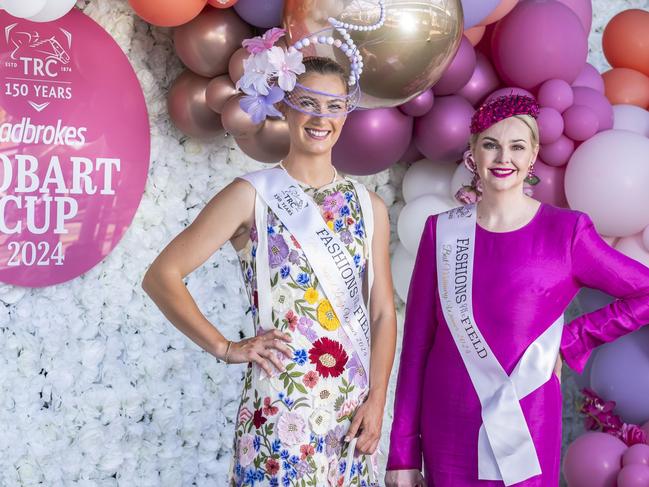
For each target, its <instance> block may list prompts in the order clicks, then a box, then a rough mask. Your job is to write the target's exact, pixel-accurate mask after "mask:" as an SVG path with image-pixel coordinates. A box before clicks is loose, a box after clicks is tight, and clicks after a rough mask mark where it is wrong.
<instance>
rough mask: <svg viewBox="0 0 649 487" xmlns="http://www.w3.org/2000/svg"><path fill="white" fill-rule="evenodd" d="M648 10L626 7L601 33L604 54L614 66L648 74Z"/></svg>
mask: <svg viewBox="0 0 649 487" xmlns="http://www.w3.org/2000/svg"><path fill="white" fill-rule="evenodd" d="M647 35H649V12H647V11H646V10H641V9H628V10H624V11H623V12H620V13H619V14H617V15H616V16H615V17H613V18H612V19H611V20H610V21H609V23H608V24H607V26H606V28H605V29H604V34H603V35H602V47H603V49H604V56H606V59H607V60H608V62H609V63H610V64H611V66H613V67H614V68H630V69H635V70H636V71H640V72H642V73H644V74H646V75H648V76H649V65H648V64H647V59H649V42H648V40H647Z"/></svg>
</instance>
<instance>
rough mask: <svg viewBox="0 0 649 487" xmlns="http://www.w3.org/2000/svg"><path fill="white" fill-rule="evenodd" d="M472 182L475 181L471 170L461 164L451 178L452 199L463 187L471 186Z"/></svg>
mask: <svg viewBox="0 0 649 487" xmlns="http://www.w3.org/2000/svg"><path fill="white" fill-rule="evenodd" d="M472 180H473V173H472V172H471V171H469V169H468V168H467V167H466V166H465V165H464V164H460V165H459V166H457V168H456V169H455V173H454V174H453V177H452V178H451V188H450V189H451V193H450V196H451V198H455V193H457V191H458V190H459V189H460V188H461V187H462V186H469V185H470V184H471V181H472Z"/></svg>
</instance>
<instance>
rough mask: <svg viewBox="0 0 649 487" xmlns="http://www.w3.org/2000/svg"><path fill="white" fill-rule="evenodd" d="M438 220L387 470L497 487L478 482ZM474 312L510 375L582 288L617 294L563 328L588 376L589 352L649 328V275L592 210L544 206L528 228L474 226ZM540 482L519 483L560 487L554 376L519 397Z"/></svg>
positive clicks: (426, 243) (573, 358)
mask: <svg viewBox="0 0 649 487" xmlns="http://www.w3.org/2000/svg"><path fill="white" fill-rule="evenodd" d="M436 224H437V217H436V216H431V217H430V218H428V220H427V222H426V225H425V227H424V232H423V234H422V238H421V243H420V246H419V251H418V254H417V261H416V265H415V270H414V272H413V276H412V280H411V282H410V291H409V294H408V303H407V307H406V320H405V329H404V338H403V347H402V351H401V362H400V367H399V378H398V382H397V391H396V398H395V405H394V420H393V423H392V433H391V439H390V454H389V457H388V465H387V468H388V470H399V469H413V468H414V469H421V467H422V457H423V464H424V475H425V477H426V479H427V482H428V485H429V486H434V487H473V486H475V487H494V486H502V485H504V484H503V482H502V481H485V480H478V466H477V465H478V448H477V441H478V431H479V429H480V425H481V423H482V419H481V417H480V411H481V408H480V402H479V400H478V396H477V394H476V393H475V390H474V388H473V385H472V384H471V380H470V378H469V375H468V374H467V372H466V369H465V368H464V364H463V363H462V359H461V357H460V354H459V352H458V351H457V348H456V346H455V343H454V341H453V338H452V336H451V334H450V332H449V330H448V326H447V325H446V322H445V320H444V316H443V314H442V311H441V308H440V300H439V296H438V293H437V272H436V266H435V261H436V259H435V227H436ZM473 275H474V278H473V279H474V282H473V310H474V315H475V320H476V322H477V324H478V326H479V327H480V331H481V332H482V334H483V335H484V337H485V339H486V341H487V342H488V343H489V345H490V347H491V349H492V351H493V353H494V354H495V356H496V357H497V358H498V360H499V362H500V364H501V365H502V367H503V368H504V369H505V371H507V373H508V374H510V373H511V372H512V370H513V369H514V366H515V365H516V363H517V362H518V361H519V360H520V358H521V356H522V354H523V352H524V351H525V349H526V348H527V347H528V346H529V345H530V344H531V343H532V342H533V341H534V340H535V339H536V338H538V337H539V335H541V333H543V331H545V330H546V329H547V328H548V327H549V326H550V325H551V324H552V322H553V321H554V320H555V319H556V318H557V317H558V316H559V315H560V314H561V313H562V312H563V310H564V309H565V308H566V307H567V305H568V303H569V302H570V301H571V300H572V298H573V297H574V296H575V294H576V293H577V291H578V290H579V288H581V287H590V288H595V289H600V290H602V291H604V292H606V293H608V294H610V295H612V296H615V297H617V298H619V299H618V300H617V301H615V302H613V303H611V304H610V305H608V306H606V307H604V308H602V309H599V310H596V311H594V312H592V313H588V314H585V315H583V316H581V317H579V318H577V319H575V320H573V321H572V322H570V323H568V324H566V325H565V327H564V333H563V338H562V344H561V351H562V354H563V356H564V357H565V360H566V362H567V363H568V365H569V366H570V367H572V368H573V369H574V370H575V371H577V372H581V371H582V370H583V367H584V365H585V363H586V360H587V359H588V356H589V354H590V352H591V351H592V350H593V349H594V348H595V347H597V346H598V345H600V344H602V343H605V342H610V341H612V340H615V339H616V338H618V337H620V336H622V335H624V334H626V333H629V332H631V331H633V330H635V329H637V328H639V327H640V326H642V325H645V324H647V323H649V268H647V267H645V266H644V265H642V264H640V263H639V262H637V261H635V260H633V259H631V258H629V257H627V256H625V255H623V254H621V253H620V252H618V251H616V250H614V249H613V248H611V247H610V246H609V245H608V244H606V242H604V240H602V238H601V237H600V236H599V235H598V234H597V232H596V231H595V228H594V226H593V223H592V221H591V220H590V218H589V217H588V215H586V214H585V213H582V212H579V211H573V210H568V209H564V208H557V207H554V206H551V205H547V204H542V205H541V206H540V208H539V210H538V211H537V213H536V215H535V216H534V218H533V219H532V220H531V221H530V222H529V223H528V224H527V225H525V226H524V227H522V228H520V229H517V230H514V231H511V232H505V233H497V232H490V231H488V230H486V229H483V228H482V227H480V226H477V228H476V238H475V268H474V274H473ZM521 407H522V409H523V413H524V415H525V418H526V420H527V423H528V425H529V428H530V432H531V434H532V438H533V440H534V444H535V447H536V450H537V453H538V456H539V461H540V464H541V469H542V472H543V473H542V474H541V475H538V476H535V477H533V478H531V479H528V480H526V481H524V482H520V483H517V484H516V486H525V487H532V486H535V487H536V486H538V487H549V486H552V487H555V486H557V485H559V467H560V457H561V388H560V385H559V381H558V379H557V377H556V375H554V374H552V377H551V379H550V380H549V381H548V382H546V383H545V384H544V385H543V386H541V387H540V388H539V389H537V390H536V391H534V392H533V393H531V394H530V395H529V396H527V397H525V398H524V399H523V400H522V401H521Z"/></svg>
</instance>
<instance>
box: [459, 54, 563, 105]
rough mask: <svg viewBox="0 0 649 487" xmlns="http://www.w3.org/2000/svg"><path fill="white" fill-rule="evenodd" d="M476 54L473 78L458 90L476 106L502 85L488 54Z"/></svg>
mask: <svg viewBox="0 0 649 487" xmlns="http://www.w3.org/2000/svg"><path fill="white" fill-rule="evenodd" d="M475 56H476V64H475V69H474V70H473V74H472V75H471V79H469V81H468V83H467V84H465V85H464V86H463V87H462V88H460V90H459V91H458V92H457V94H458V95H461V96H463V97H464V98H466V99H467V100H468V101H469V103H471V105H474V106H475V105H477V104H478V103H480V102H481V101H482V100H483V99H484V98H485V97H486V96H487V95H488V94H489V93H491V92H492V91H494V90H495V89H497V88H498V87H499V86H500V79H499V78H498V75H497V74H496V70H495V69H494V67H493V66H492V65H491V61H489V59H488V58H487V56H485V55H484V54H482V53H481V52H480V51H476V53H475ZM570 96H572V90H570Z"/></svg>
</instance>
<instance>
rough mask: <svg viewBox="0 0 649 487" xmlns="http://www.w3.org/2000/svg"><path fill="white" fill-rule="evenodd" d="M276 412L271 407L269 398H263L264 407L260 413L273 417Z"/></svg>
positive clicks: (275, 409)
mask: <svg viewBox="0 0 649 487" xmlns="http://www.w3.org/2000/svg"><path fill="white" fill-rule="evenodd" d="M278 411H279V409H277V408H276V407H275V406H273V405H271V403H270V397H265V398H264V407H263V408H262V412H263V413H264V414H265V415H266V416H273V415H275V414H277V412H278Z"/></svg>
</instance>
